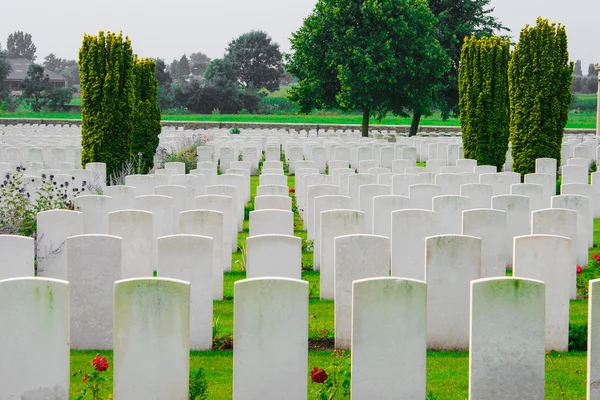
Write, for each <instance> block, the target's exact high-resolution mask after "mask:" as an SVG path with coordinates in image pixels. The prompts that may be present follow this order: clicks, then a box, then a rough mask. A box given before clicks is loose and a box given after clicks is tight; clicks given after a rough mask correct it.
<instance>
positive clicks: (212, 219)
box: [179, 210, 237, 300]
mask: <svg viewBox="0 0 600 400" xmlns="http://www.w3.org/2000/svg"><path fill="white" fill-rule="evenodd" d="M223 221H224V218H223V213H222V212H219V211H213V210H190V211H185V212H182V213H181V214H179V233H180V234H184V235H199V236H205V237H209V238H212V239H213V258H212V260H213V261H212V269H213V270H212V280H213V299H215V300H222V299H223V272H224V271H231V261H230V263H229V265H224V264H223V254H224V253H223V249H224V248H225V249H228V247H227V246H224V245H223V240H224V238H225V234H224V231H223V227H224V223H223ZM236 243H237V241H236ZM229 253H230V254H231V252H229ZM229 260H231V258H229ZM224 268H226V269H224Z"/></svg>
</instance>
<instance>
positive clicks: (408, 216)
mask: <svg viewBox="0 0 600 400" xmlns="http://www.w3.org/2000/svg"><path fill="white" fill-rule="evenodd" d="M438 218H439V216H438V215H437V214H436V213H434V212H433V211H429V210H419V209H407V210H400V211H393V212H392V237H391V260H392V276H401V277H405V278H407V279H415V280H420V281H424V280H425V239H426V238H427V237H429V236H434V235H436V234H437V232H439V228H438V226H439V220H438Z"/></svg>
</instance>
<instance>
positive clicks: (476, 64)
mask: <svg viewBox="0 0 600 400" xmlns="http://www.w3.org/2000/svg"><path fill="white" fill-rule="evenodd" d="M509 59H510V42H509V41H508V40H507V39H501V38H499V37H496V36H493V37H483V38H481V39H477V38H476V37H474V36H473V37H470V38H466V39H465V43H464V45H463V49H462V54H461V58H460V68H459V70H458V86H459V94H460V97H459V99H460V100H459V106H460V123H461V128H462V132H463V136H462V139H463V146H464V152H465V158H470V159H474V160H477V161H478V163H479V164H480V165H495V166H496V167H497V168H498V170H499V171H500V170H501V169H502V166H503V165H504V162H505V161H506V152H507V150H508V135H509V130H510V114H509V107H510V105H509V98H508V62H509Z"/></svg>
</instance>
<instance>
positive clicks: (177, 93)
mask: <svg viewBox="0 0 600 400" xmlns="http://www.w3.org/2000/svg"><path fill="white" fill-rule="evenodd" d="M173 96H174V99H175V102H176V103H177V104H178V105H179V106H181V107H185V108H187V109H189V110H190V111H191V112H194V113H198V114H211V113H213V111H216V110H218V111H219V113H222V114H237V113H239V112H240V111H241V110H243V109H246V110H248V111H249V112H251V113H255V112H257V111H258V102H259V101H260V95H258V94H257V93H254V92H250V91H247V92H243V91H240V90H239V89H235V88H234V87H232V86H212V85H209V86H202V84H201V83H200V82H198V81H197V80H192V81H191V82H189V83H187V82H185V83H181V84H180V85H177V86H175V85H174V87H173Z"/></svg>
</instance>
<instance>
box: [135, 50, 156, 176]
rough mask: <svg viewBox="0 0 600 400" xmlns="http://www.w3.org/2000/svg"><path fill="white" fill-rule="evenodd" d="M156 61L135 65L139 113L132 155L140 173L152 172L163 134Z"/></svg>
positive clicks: (142, 61)
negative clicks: (161, 134) (161, 132)
mask: <svg viewBox="0 0 600 400" xmlns="http://www.w3.org/2000/svg"><path fill="white" fill-rule="evenodd" d="M155 69H156V64H155V62H154V60H152V59H148V58H141V59H137V60H136V61H135V111H134V119H133V138H132V143H131V152H132V153H133V157H134V158H135V159H136V160H138V163H139V165H138V167H139V168H140V169H141V171H138V172H139V173H147V172H148V171H149V170H150V169H152V166H153V162H154V155H155V154H156V149H157V148H158V141H159V139H158V135H159V134H160V130H161V127H160V107H159V106H158V81H157V80H156V78H155V77H154V73H155Z"/></svg>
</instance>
